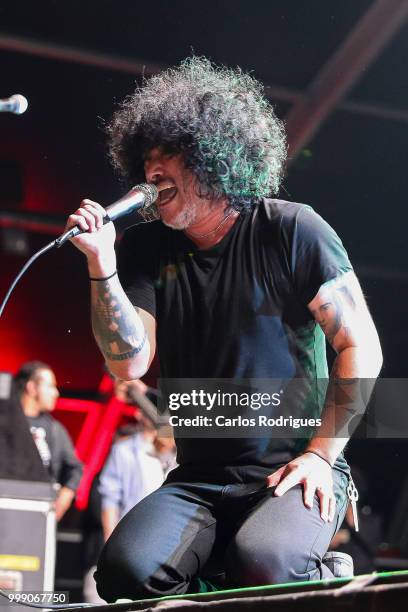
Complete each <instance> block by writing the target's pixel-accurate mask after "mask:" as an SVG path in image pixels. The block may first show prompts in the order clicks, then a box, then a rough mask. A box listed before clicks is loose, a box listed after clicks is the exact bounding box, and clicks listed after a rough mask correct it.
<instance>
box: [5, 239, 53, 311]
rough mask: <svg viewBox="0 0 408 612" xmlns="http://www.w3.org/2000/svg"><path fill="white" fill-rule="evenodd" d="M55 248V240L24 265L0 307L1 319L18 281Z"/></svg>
mask: <svg viewBox="0 0 408 612" xmlns="http://www.w3.org/2000/svg"><path fill="white" fill-rule="evenodd" d="M55 246H57V241H56V240H53V241H52V242H50V243H49V244H47V245H46V246H45V247H43V248H42V249H40V250H39V251H37V253H34V255H33V256H32V257H30V259H29V260H28V261H27V262H26V263H25V264H24V266H23V267H22V268H21V270H20V272H19V273H18V274H17V276H16V278H15V279H14V280H13V282H12V283H11V285H10V288H9V290H8V291H7V293H6V297H5V298H4V300H3V302H2V304H1V306H0V318H1V316H2V314H3V312H4V309H5V307H6V304H7V302H8V301H9V299H10V296H11V294H12V293H13V291H14V289H15V286H16V285H17V283H18V281H19V280H20V278H21V277H22V276H23V274H24V273H25V272H27V270H28V268H29V267H30V266H31V264H33V263H34V262H35V260H36V259H38V257H40V256H41V255H43V254H44V253H47V252H48V251H50V250H51V249H52V248H54V247H55Z"/></svg>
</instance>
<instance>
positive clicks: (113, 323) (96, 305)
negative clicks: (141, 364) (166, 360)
mask: <svg viewBox="0 0 408 612" xmlns="http://www.w3.org/2000/svg"><path fill="white" fill-rule="evenodd" d="M133 314H134V313H133V311H132V312H131V313H130V312H129V310H128V308H127V305H123V304H121V301H120V298H119V297H118V296H117V291H116V288H115V286H114V281H113V282H111V283H110V282H108V281H106V282H104V283H98V286H97V288H96V296H95V298H94V302H93V308H92V327H93V331H94V334H95V339H96V341H97V343H98V345H99V347H100V349H101V351H102V353H103V354H104V356H105V357H106V359H110V360H111V361H124V360H126V359H131V358H132V357H134V356H135V355H136V354H137V353H140V351H141V350H142V349H143V347H144V345H145V343H146V338H147V334H146V331H145V332H144V334H143V336H141V333H140V330H139V331H138V329H137V325H136V323H135V321H134V318H133V317H132V315H133Z"/></svg>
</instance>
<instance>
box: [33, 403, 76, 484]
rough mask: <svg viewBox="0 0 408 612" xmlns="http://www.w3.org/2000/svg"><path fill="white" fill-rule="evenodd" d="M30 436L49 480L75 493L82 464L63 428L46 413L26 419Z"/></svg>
mask: <svg viewBox="0 0 408 612" xmlns="http://www.w3.org/2000/svg"><path fill="white" fill-rule="evenodd" d="M27 420H28V424H29V427H30V431H31V434H32V436H33V439H34V442H35V444H36V446H37V450H38V453H39V455H40V457H41V460H42V462H43V465H44V467H45V468H46V470H47V471H48V473H49V475H50V478H51V479H52V480H53V481H54V482H57V483H59V484H60V485H62V486H66V487H69V488H70V489H73V490H74V491H76V489H77V488H78V485H79V482H80V480H81V476H82V464H81V462H80V461H79V459H78V458H77V456H76V455H75V449H74V446H73V444H72V441H71V438H70V437H69V435H68V432H67V430H66V429H65V427H64V426H63V425H62V424H61V423H60V422H59V421H57V420H56V419H54V418H53V417H52V416H51V415H49V414H47V413H42V414H39V415H38V416H36V417H27Z"/></svg>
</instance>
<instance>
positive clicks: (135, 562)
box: [95, 470, 348, 602]
mask: <svg viewBox="0 0 408 612" xmlns="http://www.w3.org/2000/svg"><path fill="white" fill-rule="evenodd" d="M333 480H334V490H335V495H336V501H337V504H336V515H335V519H334V521H333V522H331V523H325V522H324V521H323V520H322V519H321V517H320V508H319V501H318V498H317V496H315V501H314V506H313V508H311V509H308V508H306V507H305V506H304V504H303V498H302V494H303V490H302V486H301V485H298V486H296V487H294V488H293V489H290V490H289V491H287V493H285V494H284V495H283V496H282V497H274V495H273V491H274V489H270V488H269V489H268V488H266V486H265V485H264V484H263V483H262V482H258V483H249V484H229V485H226V486H221V485H216V484H206V483H199V482H171V483H165V484H164V485H163V486H162V487H160V489H158V490H157V491H155V492H154V493H152V494H151V495H149V496H148V497H146V498H145V499H143V500H142V501H141V502H140V503H139V504H137V506H135V507H134V508H133V509H132V510H131V511H130V512H129V513H128V514H127V515H126V516H125V517H123V519H122V520H121V521H120V523H119V524H118V526H117V527H116V529H115V530H114V532H113V534H112V535H111V537H110V538H109V540H108V542H107V543H106V545H105V547H104V549H103V551H102V554H101V557H100V559H99V563H98V569H97V572H96V574H95V579H96V582H97V588H98V592H99V594H100V596H101V597H103V598H104V599H106V600H107V601H108V602H112V601H115V600H116V599H117V598H120V597H122V598H123V597H126V598H130V599H142V598H148V597H160V596H165V595H175V594H181V593H186V592H194V591H196V590H198V589H197V584H198V583H197V581H196V578H197V577H199V576H201V577H204V576H207V577H209V576H210V575H211V571H213V572H216V571H219V570H220V569H221V568H222V570H223V571H224V572H225V574H226V581H227V584H228V586H235V587H243V586H255V585H263V584H273V583H275V584H277V583H282V582H293V581H300V580H315V579H319V578H330V577H333V575H332V573H331V572H330V570H329V569H328V568H327V567H326V566H325V565H324V564H323V563H322V557H323V555H324V554H325V552H326V551H327V548H328V546H329V543H330V540H331V539H332V537H333V535H334V534H335V533H336V531H337V529H338V528H339V526H340V524H341V522H342V520H343V517H344V514H345V511H346V507H347V495H346V487H347V483H348V479H347V476H346V475H345V474H343V473H342V472H340V471H338V470H333ZM217 562H218V563H217ZM211 566H212V567H211Z"/></svg>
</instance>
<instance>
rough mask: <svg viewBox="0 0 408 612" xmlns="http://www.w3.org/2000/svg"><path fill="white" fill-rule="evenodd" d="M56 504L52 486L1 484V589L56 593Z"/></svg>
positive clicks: (27, 483) (39, 483)
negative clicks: (54, 591)
mask: <svg viewBox="0 0 408 612" xmlns="http://www.w3.org/2000/svg"><path fill="white" fill-rule="evenodd" d="M54 502H55V492H54V489H53V487H52V485H51V484H50V483H44V482H24V481H21V480H0V588H3V589H12V590H22V591H53V590H54V567H55V544H56V520H55V508H54V506H55V504H54Z"/></svg>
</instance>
